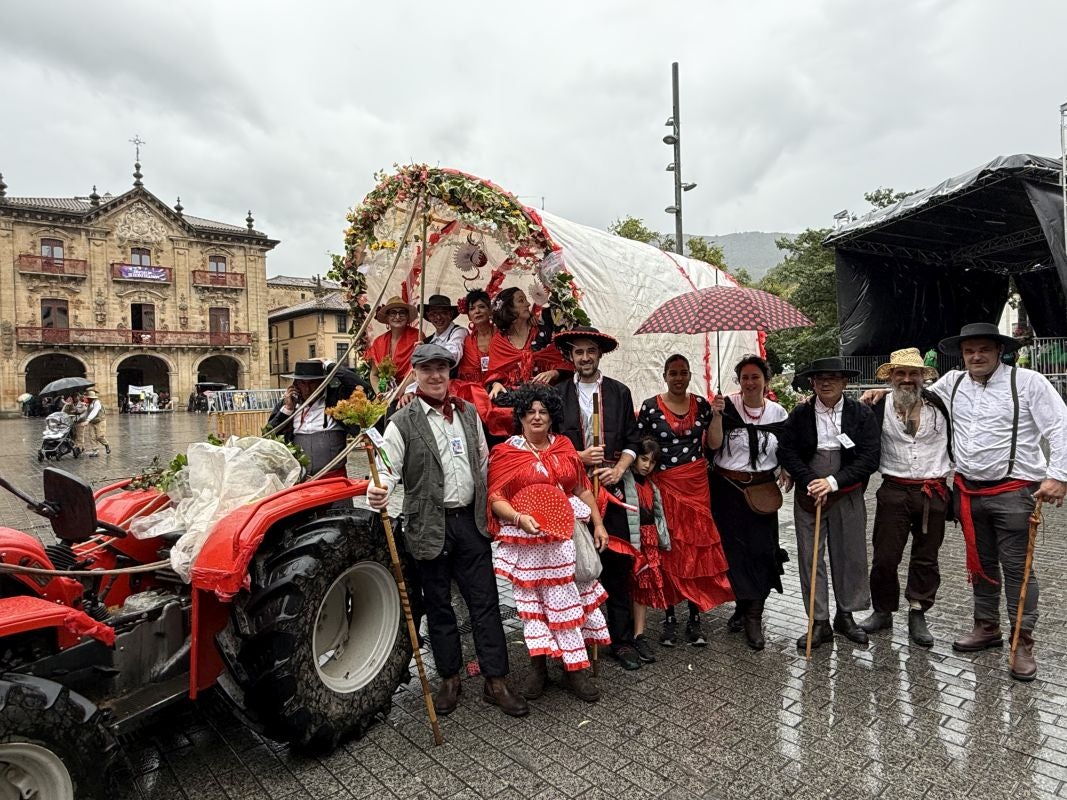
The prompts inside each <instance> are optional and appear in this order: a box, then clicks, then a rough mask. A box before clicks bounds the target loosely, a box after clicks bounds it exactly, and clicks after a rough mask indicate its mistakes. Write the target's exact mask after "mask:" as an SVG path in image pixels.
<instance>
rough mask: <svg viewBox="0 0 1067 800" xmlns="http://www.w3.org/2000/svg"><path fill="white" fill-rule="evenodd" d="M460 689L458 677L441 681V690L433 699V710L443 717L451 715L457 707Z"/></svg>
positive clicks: (453, 676) (454, 676)
mask: <svg viewBox="0 0 1067 800" xmlns="http://www.w3.org/2000/svg"><path fill="white" fill-rule="evenodd" d="M461 691H462V687H461V686H460V685H459V675H452V676H451V677H448V678H442V679H441V688H440V689H438V690H437V694H435V695H434V697H433V707H434V710H435V711H436V712H437V713H438V714H440V715H441V716H444V715H446V714H451V713H452V712H453V711H455V710H456V706H458V705H459V693H460V692H461Z"/></svg>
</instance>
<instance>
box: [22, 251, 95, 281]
mask: <svg viewBox="0 0 1067 800" xmlns="http://www.w3.org/2000/svg"><path fill="white" fill-rule="evenodd" d="M18 270H19V272H21V273H22V274H24V275H67V276H69V277H71V278H84V277H86V276H88V274H89V262H88V261H86V260H85V259H83V258H52V257H51V256H35V255H30V254H29V253H22V254H20V255H19V258H18Z"/></svg>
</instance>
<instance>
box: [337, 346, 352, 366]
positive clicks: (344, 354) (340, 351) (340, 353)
mask: <svg viewBox="0 0 1067 800" xmlns="http://www.w3.org/2000/svg"><path fill="white" fill-rule="evenodd" d="M337 363H338V364H341V365H342V366H345V367H349V366H351V364H349V363H348V342H338V343H337Z"/></svg>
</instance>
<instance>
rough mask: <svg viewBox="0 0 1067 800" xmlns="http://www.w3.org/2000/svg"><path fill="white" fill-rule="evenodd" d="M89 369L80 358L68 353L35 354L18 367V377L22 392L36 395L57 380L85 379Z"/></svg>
mask: <svg viewBox="0 0 1067 800" xmlns="http://www.w3.org/2000/svg"><path fill="white" fill-rule="evenodd" d="M88 376H89V367H88V365H87V364H86V363H85V361H83V360H82V359H81V358H78V357H77V356H75V355H72V354H70V353H58V352H48V353H36V354H34V355H32V356H28V357H27V358H26V359H24V360H23V362H22V364H20V365H19V377H20V379H21V380H22V384H23V386H24V387H25V388H24V391H27V392H29V393H30V394H37V393H38V392H39V391H41V389H42V388H43V387H44V386H45V385H46V384H48V383H51V382H52V381H54V380H58V379H59V378H86V377H88Z"/></svg>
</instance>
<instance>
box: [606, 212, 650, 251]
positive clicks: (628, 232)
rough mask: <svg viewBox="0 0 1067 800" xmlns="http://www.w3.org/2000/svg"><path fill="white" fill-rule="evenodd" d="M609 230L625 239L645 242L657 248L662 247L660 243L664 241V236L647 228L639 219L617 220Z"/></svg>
mask: <svg viewBox="0 0 1067 800" xmlns="http://www.w3.org/2000/svg"><path fill="white" fill-rule="evenodd" d="M608 230H609V231H611V232H612V233H614V234H615V235H616V236H621V237H622V238H623V239H633V240H634V241H635V242H644V243H645V244H651V245H655V246H656V247H660V242H661V241H662V239H663V236H662V234H659V233H656V232H655V231H654V230H652V229H651V228H648V227H646V226H645V221H644V220H643V219H638V218H637V217H623V218H622V219H617V220H615V221H614V222H613V223H611V225H609V226H608Z"/></svg>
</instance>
